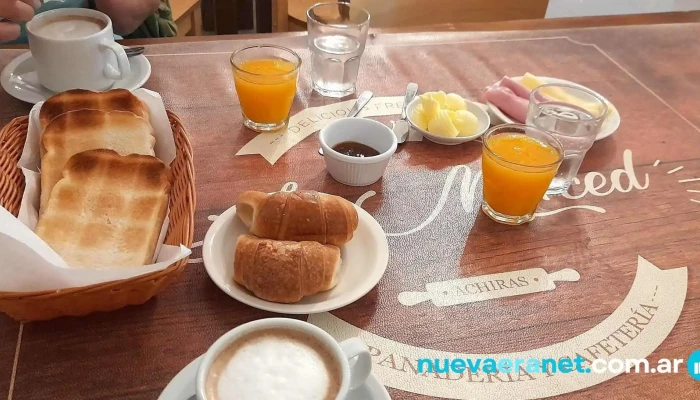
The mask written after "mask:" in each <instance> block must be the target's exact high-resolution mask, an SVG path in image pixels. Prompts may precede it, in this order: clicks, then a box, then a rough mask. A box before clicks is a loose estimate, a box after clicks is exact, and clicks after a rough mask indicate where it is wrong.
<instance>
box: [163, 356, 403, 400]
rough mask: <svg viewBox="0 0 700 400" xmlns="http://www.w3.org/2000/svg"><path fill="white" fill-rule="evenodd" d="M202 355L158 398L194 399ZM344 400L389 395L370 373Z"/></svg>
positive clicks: (373, 399) (371, 399) (386, 398)
mask: <svg viewBox="0 0 700 400" xmlns="http://www.w3.org/2000/svg"><path fill="white" fill-rule="evenodd" d="M202 357H204V356H200V357H198V358H196V359H195V360H194V361H192V362H191V363H189V364H188V365H187V366H186V367H185V368H183V369H182V371H180V372H179V373H178V374H177V375H175V377H174V378H173V380H171V381H170V383H168V386H166V387H165V389H164V390H163V392H162V393H161V394H160V396H159V397H158V400H190V399H196V397H193V396H195V393H196V391H197V388H196V386H195V377H196V376H197V368H199V363H200V362H201V361H202ZM346 400H391V397H389V393H388V392H387V391H386V388H385V387H384V385H382V384H381V382H379V380H377V378H376V377H375V376H374V375H371V376H370V377H369V379H367V382H365V384H364V385H362V386H360V387H359V388H357V389H355V390H353V391H352V392H350V393H348V397H347V398H346Z"/></svg>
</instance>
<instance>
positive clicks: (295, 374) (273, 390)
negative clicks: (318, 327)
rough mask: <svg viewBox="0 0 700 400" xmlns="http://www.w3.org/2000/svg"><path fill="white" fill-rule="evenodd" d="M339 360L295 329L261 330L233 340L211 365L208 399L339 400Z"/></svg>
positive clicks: (313, 339)
mask: <svg viewBox="0 0 700 400" xmlns="http://www.w3.org/2000/svg"><path fill="white" fill-rule="evenodd" d="M341 383H342V370H341V367H340V365H339V362H338V360H336V359H335V357H334V356H333V353H332V352H331V350H330V349H328V348H327V347H326V345H325V344H324V343H322V342H321V341H320V340H318V339H317V338H315V337H314V336H312V335H309V334H307V333H305V332H301V331H297V330H294V329H289V328H267V329H262V330H257V331H254V332H251V333H248V334H246V335H243V336H242V337H240V338H238V339H236V340H234V341H233V342H231V343H230V344H229V345H228V346H227V347H226V348H224V350H222V351H221V352H220V353H219V354H218V355H217V356H216V357H215V358H214V361H213V363H212V364H211V368H210V369H209V372H208V375H207V377H206V394H207V399H208V400H335V398H336V397H337V395H338V392H339V391H340V386H341Z"/></svg>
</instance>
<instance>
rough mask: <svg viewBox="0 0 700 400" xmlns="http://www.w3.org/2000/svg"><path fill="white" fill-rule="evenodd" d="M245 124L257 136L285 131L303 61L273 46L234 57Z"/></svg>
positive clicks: (252, 48) (246, 50)
mask: <svg viewBox="0 0 700 400" xmlns="http://www.w3.org/2000/svg"><path fill="white" fill-rule="evenodd" d="M231 66H232V68H233V82H234V84H235V85H236V92H237V93H238V100H239V101H240V103H241V111H242V112H243V119H244V122H243V124H244V125H245V126H247V127H248V128H250V129H252V130H254V131H256V132H270V131H276V130H278V129H281V128H283V127H284V126H285V125H286V124H287V121H288V120H289V111H290V110H291V109H292V102H293V101H294V95H295V94H296V91H297V76H298V72H299V66H301V58H299V55H298V54H297V53H295V52H294V51H292V50H290V49H287V48H284V47H280V46H273V45H261V46H250V47H244V48H242V49H239V50H237V51H236V52H235V53H233V54H232V55H231Z"/></svg>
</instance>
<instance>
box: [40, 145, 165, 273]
mask: <svg viewBox="0 0 700 400" xmlns="http://www.w3.org/2000/svg"><path fill="white" fill-rule="evenodd" d="M171 181H172V177H171V173H170V168H168V167H167V166H166V165H165V164H163V163H162V162H161V161H160V160H158V159H157V158H156V157H153V156H144V155H136V154H132V155H128V156H121V155H119V154H117V153H116V152H114V151H111V150H103V149H99V150H89V151H85V152H82V153H79V154H76V155H74V156H73V157H71V159H70V160H68V162H67V163H66V166H65V169H64V170H63V179H61V180H60V181H59V182H58V183H57V184H56V186H55V187H54V190H53V191H52V193H51V198H50V199H49V201H48V204H47V205H46V209H45V211H44V213H43V214H42V216H41V217H40V218H39V223H38V224H37V227H36V234H37V235H39V237H40V238H42V239H43V240H44V241H45V242H46V243H47V244H48V245H49V246H51V248H52V249H54V250H55V251H56V252H57V253H58V254H59V255H60V256H61V257H63V259H64V260H65V261H66V263H68V265H69V266H70V267H76V268H80V267H133V266H139V265H145V264H150V263H151V260H152V258H153V254H154V252H155V249H156V247H157V245H158V236H159V233H160V230H161V226H162V225H163V220H164V218H165V215H166V213H167V210H168V197H169V194H170V186H171Z"/></svg>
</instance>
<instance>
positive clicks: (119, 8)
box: [95, 0, 160, 35]
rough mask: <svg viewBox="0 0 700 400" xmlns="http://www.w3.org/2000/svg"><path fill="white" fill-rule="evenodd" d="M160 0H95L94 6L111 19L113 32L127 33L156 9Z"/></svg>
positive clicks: (133, 29)
mask: <svg viewBox="0 0 700 400" xmlns="http://www.w3.org/2000/svg"><path fill="white" fill-rule="evenodd" d="M158 6H160V0H95V8H96V9H97V10H98V11H102V12H103V13H105V14H107V15H108V16H109V18H111V19H112V25H113V26H114V33H116V34H118V35H128V34H130V33H131V32H133V31H135V30H136V28H138V27H139V25H141V24H142V23H143V21H145V20H146V18H148V16H150V15H151V14H153V13H154V12H156V10H158Z"/></svg>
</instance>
